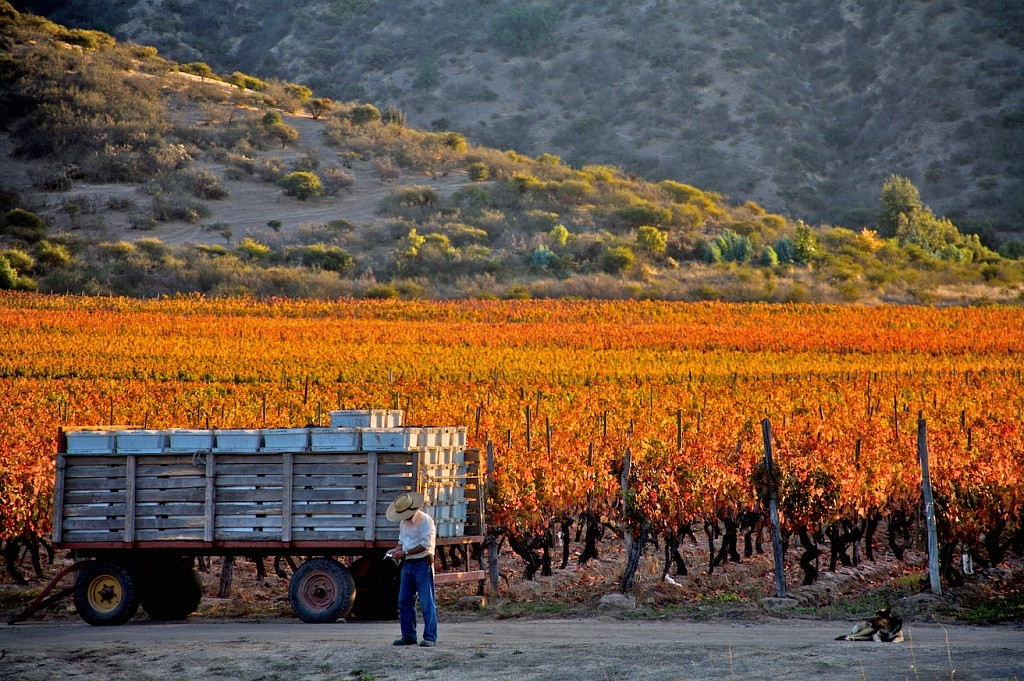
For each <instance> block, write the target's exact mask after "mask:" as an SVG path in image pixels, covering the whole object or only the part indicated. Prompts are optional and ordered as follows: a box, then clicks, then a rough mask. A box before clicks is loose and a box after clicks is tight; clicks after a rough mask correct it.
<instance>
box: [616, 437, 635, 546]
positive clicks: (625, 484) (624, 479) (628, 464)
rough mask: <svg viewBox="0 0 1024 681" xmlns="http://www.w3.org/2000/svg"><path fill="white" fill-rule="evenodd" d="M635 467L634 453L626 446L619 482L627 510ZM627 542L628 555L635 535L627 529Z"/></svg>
mask: <svg viewBox="0 0 1024 681" xmlns="http://www.w3.org/2000/svg"><path fill="white" fill-rule="evenodd" d="M632 467H633V453H632V452H631V451H629V447H626V458H625V459H623V461H622V476H621V477H620V478H619V484H620V485H621V486H622V509H623V510H626V508H627V503H628V500H627V499H626V497H627V496H628V494H629V471H630V468H632ZM624 535H625V543H626V555H627V556H628V555H629V552H630V549H632V548H633V537H632V536H631V535H630V534H629V531H628V530H627V531H626V532H625V533H624Z"/></svg>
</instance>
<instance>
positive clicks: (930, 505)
mask: <svg viewBox="0 0 1024 681" xmlns="http://www.w3.org/2000/svg"><path fill="white" fill-rule="evenodd" d="M917 456H918V458H919V459H920V461H921V492H922V493H923V494H924V517H925V522H926V523H927V525H928V581H929V583H930V585H931V587H932V593H933V594H935V595H936V596H941V595H942V583H941V582H940V581H939V533H938V530H937V529H936V527H935V504H934V500H933V499H932V481H931V477H930V476H929V474H928V425H927V424H926V423H925V421H924V418H922V417H918V419H917Z"/></svg>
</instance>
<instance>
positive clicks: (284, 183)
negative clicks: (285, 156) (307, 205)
mask: <svg viewBox="0 0 1024 681" xmlns="http://www.w3.org/2000/svg"><path fill="white" fill-rule="evenodd" d="M277 185H278V186H279V187H281V189H283V190H284V193H285V194H287V195H288V196H294V197H295V198H297V199H299V200H300V201H305V200H306V199H309V198H312V197H314V196H320V194H323V191H324V187H323V184H322V183H321V182H320V178H319V177H317V176H316V175H315V174H314V173H310V172H306V171H304V170H296V171H295V172H293V173H288V174H287V175H285V176H284V177H282V178H281V179H280V180H278V181H277Z"/></svg>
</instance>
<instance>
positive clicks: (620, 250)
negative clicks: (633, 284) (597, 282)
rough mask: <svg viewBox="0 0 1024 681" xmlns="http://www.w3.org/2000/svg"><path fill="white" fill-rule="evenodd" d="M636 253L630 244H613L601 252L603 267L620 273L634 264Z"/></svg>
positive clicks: (613, 272)
mask: <svg viewBox="0 0 1024 681" xmlns="http://www.w3.org/2000/svg"><path fill="white" fill-rule="evenodd" d="M635 262H636V255H634V253H633V251H632V249H630V248H629V247H628V246H613V247H612V248H609V249H607V250H606V251H605V252H604V253H602V254H601V269H602V270H604V271H605V272H608V273H610V274H620V273H622V272H625V271H626V270H628V269H629V268H631V267H632V266H633V263H635Z"/></svg>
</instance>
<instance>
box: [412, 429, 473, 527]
mask: <svg viewBox="0 0 1024 681" xmlns="http://www.w3.org/2000/svg"><path fill="white" fill-rule="evenodd" d="M419 451H420V457H421V462H422V464H421V470H422V471H423V495H424V503H425V504H426V509H425V510H426V512H427V513H428V514H429V515H430V516H431V517H433V518H434V522H435V524H436V525H437V536H438V537H442V538H443V537H461V536H462V535H463V534H464V533H465V529H466V512H467V507H468V504H467V502H466V472H467V467H466V429H465V428H464V427H458V428H432V427H424V428H421V429H420V447H419Z"/></svg>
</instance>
